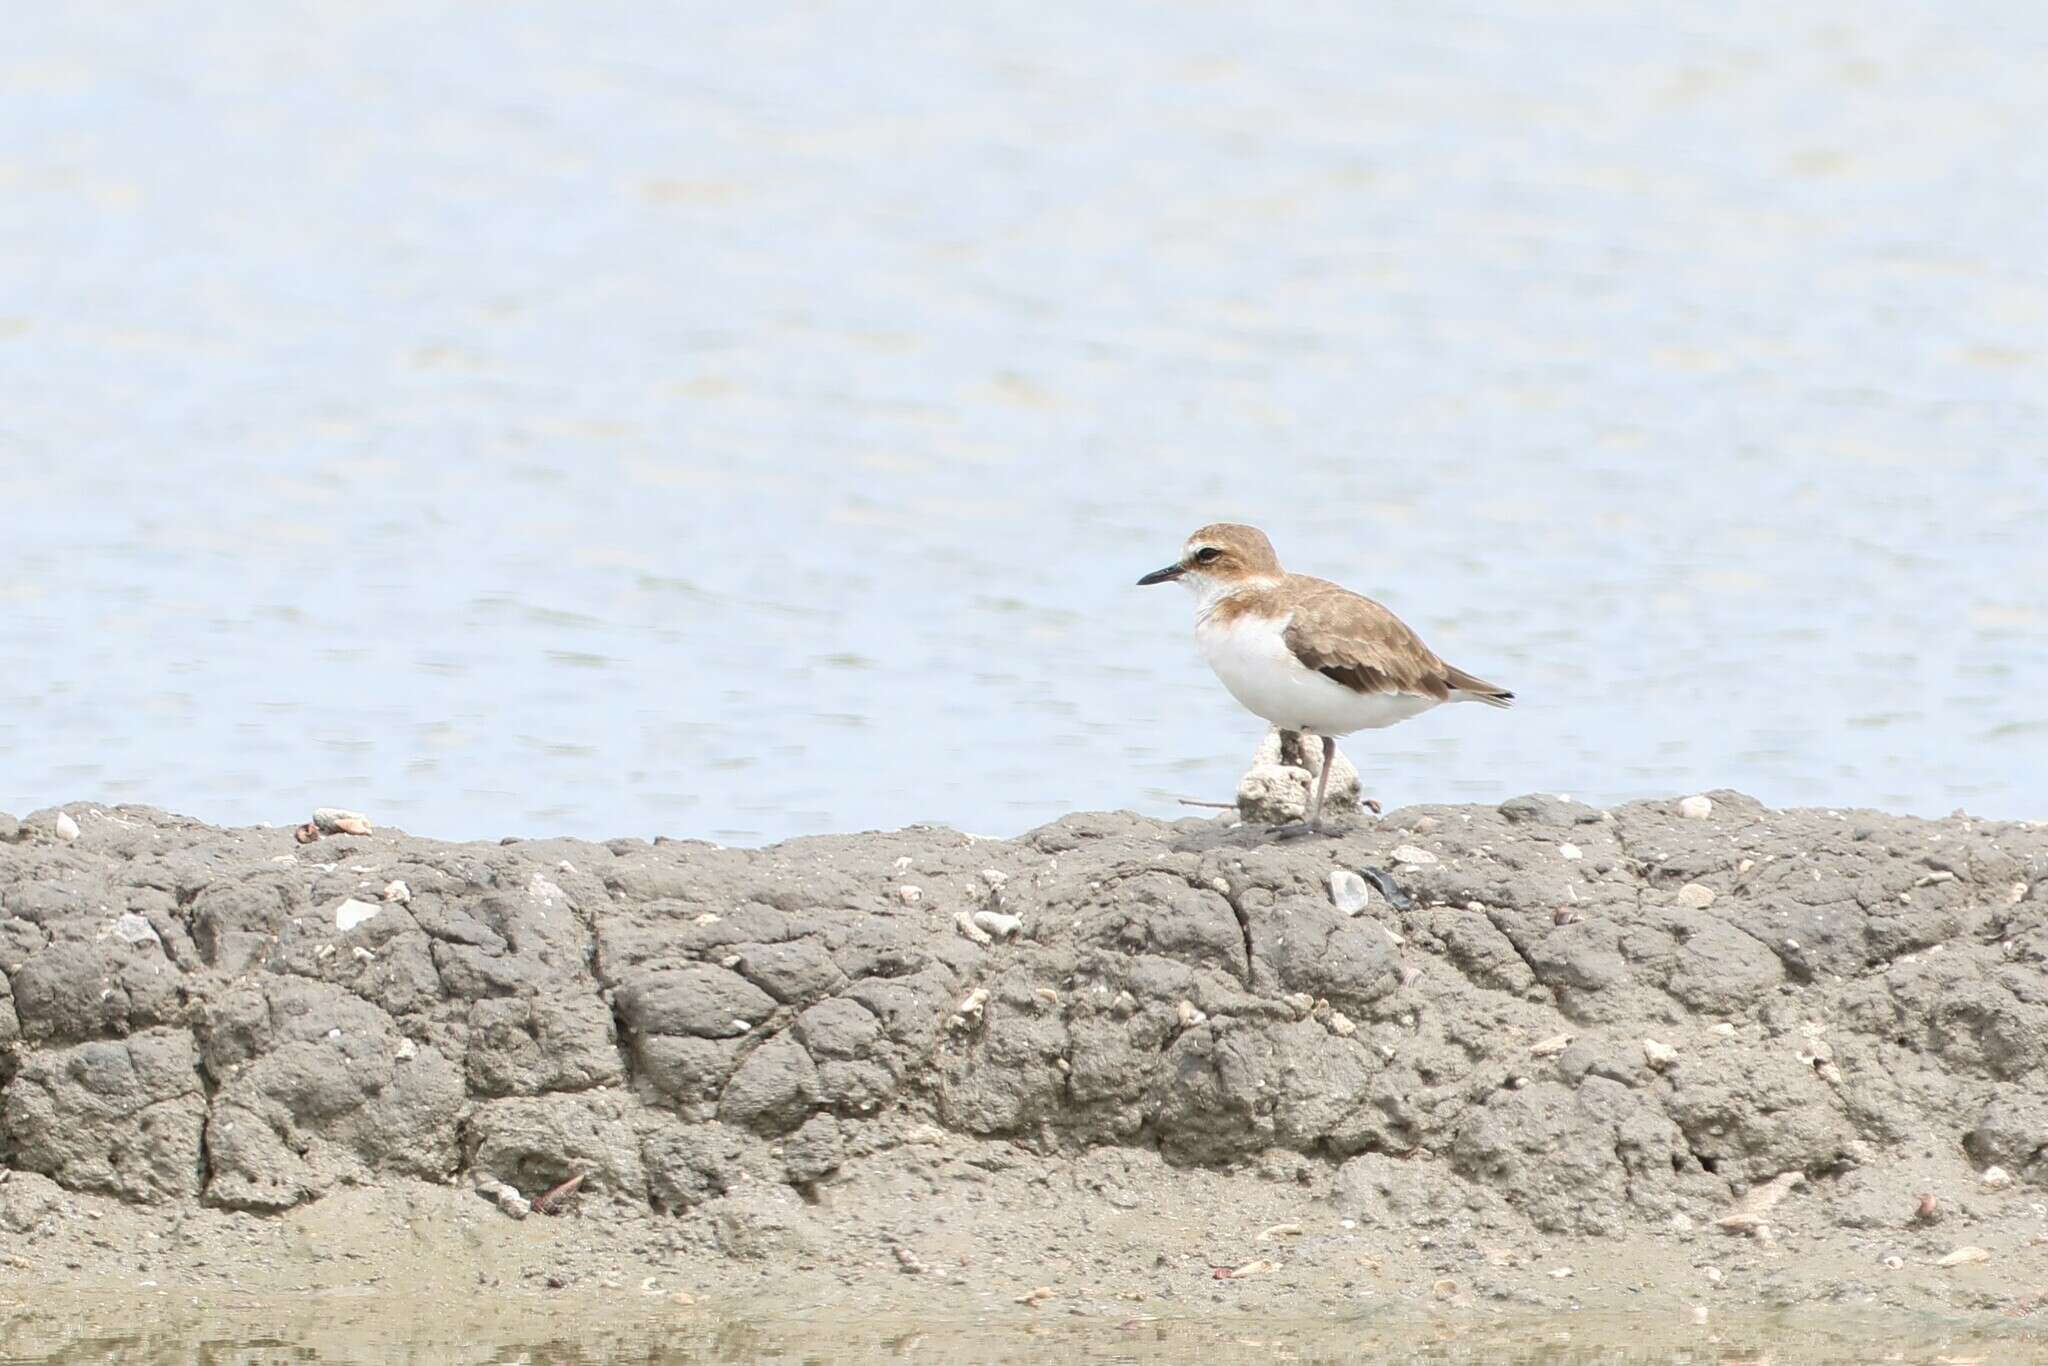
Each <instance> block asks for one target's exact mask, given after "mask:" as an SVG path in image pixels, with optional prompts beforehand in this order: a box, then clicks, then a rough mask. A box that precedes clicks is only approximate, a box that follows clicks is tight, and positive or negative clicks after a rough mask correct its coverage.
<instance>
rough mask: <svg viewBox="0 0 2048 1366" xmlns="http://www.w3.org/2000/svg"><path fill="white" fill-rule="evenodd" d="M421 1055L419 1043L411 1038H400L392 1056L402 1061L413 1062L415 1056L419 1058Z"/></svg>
mask: <svg viewBox="0 0 2048 1366" xmlns="http://www.w3.org/2000/svg"><path fill="white" fill-rule="evenodd" d="M419 1055H420V1048H419V1045H418V1044H416V1043H414V1042H413V1041H412V1040H411V1039H400V1040H399V1041H398V1047H397V1048H396V1049H395V1050H393V1053H392V1056H393V1057H395V1058H397V1059H398V1060H399V1061H400V1062H411V1061H412V1060H413V1059H414V1058H417V1057H418V1056H419Z"/></svg>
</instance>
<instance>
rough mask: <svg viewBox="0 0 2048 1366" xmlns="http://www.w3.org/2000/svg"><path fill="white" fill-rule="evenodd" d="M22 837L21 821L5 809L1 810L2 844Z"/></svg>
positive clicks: (0, 839)
mask: <svg viewBox="0 0 2048 1366" xmlns="http://www.w3.org/2000/svg"><path fill="white" fill-rule="evenodd" d="M20 838H21V822H20V821H18V820H16V819H15V818H14V817H13V816H11V815H9V814H8V813H7V812H5V811H0V844H12V843H14V842H15V841H16V840H18V839H20Z"/></svg>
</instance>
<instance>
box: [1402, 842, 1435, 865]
mask: <svg viewBox="0 0 2048 1366" xmlns="http://www.w3.org/2000/svg"><path fill="white" fill-rule="evenodd" d="M1394 862H1396V863H1410V864H1416V865H1421V864H1425V863H1435V862H1436V855H1435V854H1432V853H1430V852H1429V850H1427V849H1417V848H1416V847H1415V846H1414V845H1412V844H1404V845H1401V846H1400V847H1399V848H1397V849H1395V850H1394Z"/></svg>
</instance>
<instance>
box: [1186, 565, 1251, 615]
mask: <svg viewBox="0 0 2048 1366" xmlns="http://www.w3.org/2000/svg"><path fill="white" fill-rule="evenodd" d="M1180 581H1181V582H1182V583H1183V584H1185V585H1187V589H1188V591H1189V592H1190V593H1193V594H1194V595H1195V623H1196V625H1200V624H1201V623H1202V622H1205V621H1207V620H1208V619H1209V616H1210V614H1211V613H1212V612H1214V611H1215V610H1216V609H1217V608H1218V607H1220V606H1222V605H1223V603H1224V602H1225V601H1226V600H1227V599H1230V598H1234V597H1236V596H1237V595H1238V594H1239V593H1249V592H1251V591H1252V590H1253V589H1255V588H1264V587H1266V586H1268V585H1269V584H1271V583H1272V582H1273V580H1271V579H1266V578H1248V579H1219V578H1217V577H1215V576H1214V575H1212V574H1203V573H1200V572H1198V571H1195V570H1189V571H1188V572H1187V573H1185V574H1182V575H1181V576H1180Z"/></svg>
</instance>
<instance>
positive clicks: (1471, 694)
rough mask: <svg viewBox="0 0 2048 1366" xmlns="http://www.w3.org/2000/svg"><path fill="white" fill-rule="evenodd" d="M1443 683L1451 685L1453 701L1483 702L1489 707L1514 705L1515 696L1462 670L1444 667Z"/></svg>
mask: <svg viewBox="0 0 2048 1366" xmlns="http://www.w3.org/2000/svg"><path fill="white" fill-rule="evenodd" d="M1444 682H1446V683H1448V684H1450V685H1451V693H1452V696H1453V699H1454V700H1456V701H1459V702H1484V703H1485V704H1486V705H1487V706H1489V707H1511V706H1513V705H1514V704H1515V695H1514V694H1513V693H1511V692H1509V691H1508V690H1507V689H1506V688H1496V687H1495V686H1494V685H1493V684H1491V683H1488V682H1487V681H1486V680H1485V679H1483V678H1474V677H1473V676H1472V675H1471V674H1468V673H1466V672H1465V671H1464V670H1463V669H1454V668H1452V667H1451V666H1449V665H1445V666H1444Z"/></svg>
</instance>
